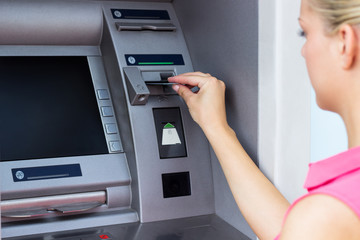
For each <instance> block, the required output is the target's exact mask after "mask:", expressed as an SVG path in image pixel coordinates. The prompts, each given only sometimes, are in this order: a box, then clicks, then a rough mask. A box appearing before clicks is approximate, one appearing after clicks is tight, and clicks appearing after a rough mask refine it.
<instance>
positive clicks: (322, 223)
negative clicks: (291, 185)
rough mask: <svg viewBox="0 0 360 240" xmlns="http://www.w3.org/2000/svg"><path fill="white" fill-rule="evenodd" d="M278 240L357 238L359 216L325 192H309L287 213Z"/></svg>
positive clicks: (358, 235) (359, 230)
mask: <svg viewBox="0 0 360 240" xmlns="http://www.w3.org/2000/svg"><path fill="white" fill-rule="evenodd" d="M281 239H284V240H286V239H292V240H297V239H299V240H300V239H307V240H312V239H327V240H332V239H339V240H340V239H341V240H343V239H347V240H352V239H360V218H359V217H358V215H357V214H356V213H355V212H354V211H353V209H351V208H350V207H349V206H348V205H347V204H345V203H344V202H342V201H340V200H339V199H337V198H335V197H332V196H330V195H327V194H310V195H307V196H305V197H303V198H301V200H299V201H298V202H297V203H296V204H295V205H294V206H293V207H292V209H291V211H290V212H289V214H288V216H287V218H286V220H285V223H284V226H283V229H282V231H281Z"/></svg>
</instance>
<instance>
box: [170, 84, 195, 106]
mask: <svg viewBox="0 0 360 240" xmlns="http://www.w3.org/2000/svg"><path fill="white" fill-rule="evenodd" d="M173 89H174V90H175V92H177V93H178V94H179V95H180V96H181V97H182V98H183V99H184V100H185V102H187V101H188V99H189V98H190V97H191V96H192V95H194V93H193V92H192V91H191V90H190V89H189V88H188V87H186V86H184V85H181V84H176V85H174V86H173Z"/></svg>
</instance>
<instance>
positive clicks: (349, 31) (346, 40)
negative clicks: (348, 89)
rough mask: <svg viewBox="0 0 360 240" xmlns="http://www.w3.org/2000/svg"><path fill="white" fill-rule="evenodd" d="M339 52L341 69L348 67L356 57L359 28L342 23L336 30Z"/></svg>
mask: <svg viewBox="0 0 360 240" xmlns="http://www.w3.org/2000/svg"><path fill="white" fill-rule="evenodd" d="M338 37H339V38H338V39H339V49H338V50H339V54H340V59H341V64H342V67H343V69H345V70H348V69H350V68H351V67H352V66H353V65H354V63H355V60H356V58H357V54H358V46H359V42H358V40H359V30H358V29H354V27H353V26H351V25H349V24H345V25H342V26H341V27H340V29H339V32H338Z"/></svg>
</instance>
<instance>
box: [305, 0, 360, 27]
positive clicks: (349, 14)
mask: <svg viewBox="0 0 360 240" xmlns="http://www.w3.org/2000/svg"><path fill="white" fill-rule="evenodd" d="M307 1H308V2H309V5H310V7H311V8H312V9H313V10H314V11H316V12H318V13H319V14H320V15H321V16H322V17H323V19H324V21H325V24H326V25H327V27H328V32H329V33H330V34H334V33H336V32H337V31H338V30H339V28H340V26H341V25H343V24H350V25H357V24H360V0H307Z"/></svg>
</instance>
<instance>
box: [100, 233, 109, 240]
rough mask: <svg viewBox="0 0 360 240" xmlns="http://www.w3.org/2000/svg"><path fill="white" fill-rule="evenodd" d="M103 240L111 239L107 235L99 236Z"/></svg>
mask: <svg viewBox="0 0 360 240" xmlns="http://www.w3.org/2000/svg"><path fill="white" fill-rule="evenodd" d="M99 237H100V238H101V239H110V237H109V236H108V235H106V234H102V235H99Z"/></svg>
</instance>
